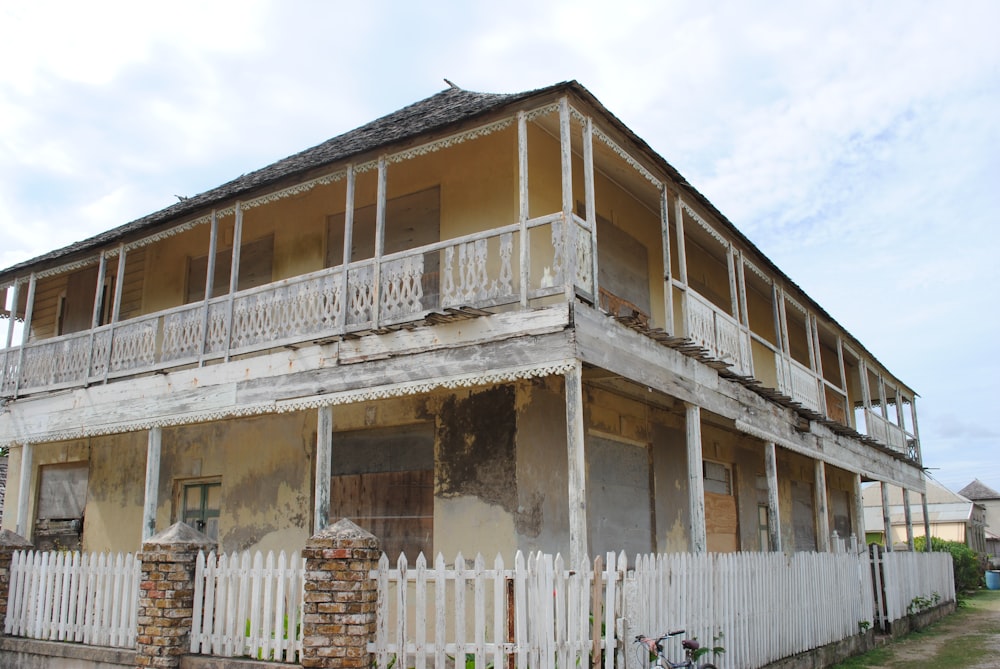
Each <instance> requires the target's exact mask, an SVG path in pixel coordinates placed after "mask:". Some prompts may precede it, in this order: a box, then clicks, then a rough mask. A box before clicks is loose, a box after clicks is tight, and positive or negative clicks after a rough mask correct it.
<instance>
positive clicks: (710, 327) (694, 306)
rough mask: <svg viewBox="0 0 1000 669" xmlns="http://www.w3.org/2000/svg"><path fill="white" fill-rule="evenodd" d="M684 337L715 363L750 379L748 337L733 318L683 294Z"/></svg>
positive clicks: (692, 294) (699, 298) (695, 295)
mask: <svg viewBox="0 0 1000 669" xmlns="http://www.w3.org/2000/svg"><path fill="white" fill-rule="evenodd" d="M686 332H687V336H688V338H689V339H691V340H692V341H694V342H695V343H696V344H698V346H700V347H702V348H703V349H706V350H707V351H709V354H710V355H711V356H712V357H713V358H716V359H717V360H719V361H721V362H724V363H726V364H728V365H730V368H731V369H732V371H733V372H735V373H736V374H740V375H741V376H751V375H752V374H753V371H752V370H753V364H752V361H751V359H750V335H749V333H747V332H745V331H744V330H743V329H742V328H741V327H740V324H739V321H737V320H736V319H735V318H733V317H732V316H730V315H729V314H726V313H724V312H723V311H722V310H721V309H719V308H718V307H716V306H715V305H714V304H712V303H711V302H709V301H708V300H707V299H705V298H704V297H702V296H701V295H699V294H698V293H696V292H694V291H693V290H688V291H687V330H686Z"/></svg>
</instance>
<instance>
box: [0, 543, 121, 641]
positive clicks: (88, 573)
mask: <svg viewBox="0 0 1000 669" xmlns="http://www.w3.org/2000/svg"><path fill="white" fill-rule="evenodd" d="M140 575H141V564H140V562H139V560H138V559H136V558H135V557H134V556H133V555H132V554H131V553H129V554H124V555H123V554H121V553H118V554H117V555H111V554H109V553H82V554H81V553H80V552H78V551H73V552H63V551H17V552H15V553H14V555H13V557H12V559H11V567H10V588H9V591H8V599H7V616H6V619H5V620H4V632H5V633H6V634H8V635H11V636H21V637H27V638H29V639H45V640H50V641H73V642H77V643H83V644H88V645H93V646H108V647H114V648H134V647H135V639H136V619H137V618H136V617H137V613H138V601H139V578H140Z"/></svg>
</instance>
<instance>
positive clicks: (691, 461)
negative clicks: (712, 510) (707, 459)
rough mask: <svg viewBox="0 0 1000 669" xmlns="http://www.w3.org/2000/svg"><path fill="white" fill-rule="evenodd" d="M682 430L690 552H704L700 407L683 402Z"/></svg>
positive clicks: (705, 534) (703, 484) (705, 541)
mask: <svg viewBox="0 0 1000 669" xmlns="http://www.w3.org/2000/svg"><path fill="white" fill-rule="evenodd" d="M684 430H685V437H686V442H687V470H688V506H689V514H690V525H689V528H688V531H689V536H690V538H691V552H692V553H704V552H705V551H707V550H708V536H707V530H706V528H705V478H704V471H703V468H702V459H703V457H702V448H701V407H699V406H698V405H697V404H690V403H688V402H685V403H684Z"/></svg>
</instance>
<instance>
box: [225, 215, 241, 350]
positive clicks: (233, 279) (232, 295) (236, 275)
mask: <svg viewBox="0 0 1000 669" xmlns="http://www.w3.org/2000/svg"><path fill="white" fill-rule="evenodd" d="M241 246H243V208H242V207H241V206H240V201H239V200H237V201H236V221H235V222H234V223H233V259H232V263H231V265H230V270H229V303H228V305H227V307H226V324H227V325H226V358H225V360H226V362H229V356H230V354H229V350H230V349H231V348H232V345H233V307H234V304H233V303H234V301H235V299H236V290H237V288H239V285H240V247H241Z"/></svg>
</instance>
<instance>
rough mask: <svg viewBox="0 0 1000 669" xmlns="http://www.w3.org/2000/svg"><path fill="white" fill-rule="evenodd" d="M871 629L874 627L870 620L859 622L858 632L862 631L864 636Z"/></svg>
mask: <svg viewBox="0 0 1000 669" xmlns="http://www.w3.org/2000/svg"><path fill="white" fill-rule="evenodd" d="M871 627H872V623H871V621H870V620H859V621H858V631H860V632H861V633H862V634H864V633H865V632H867V631H868V630H870V629H871Z"/></svg>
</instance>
